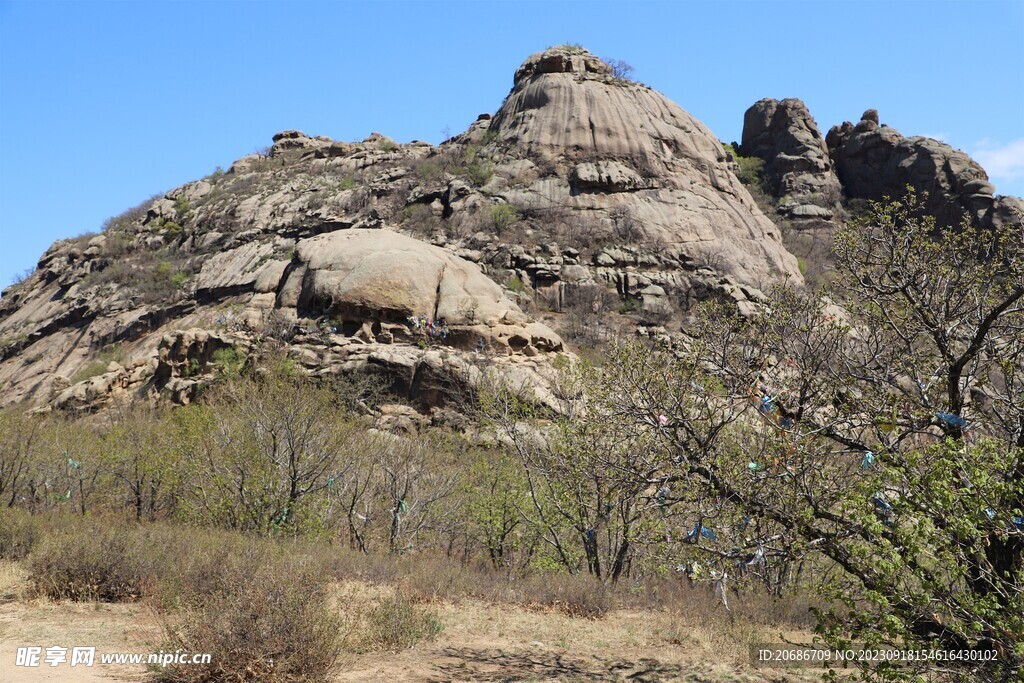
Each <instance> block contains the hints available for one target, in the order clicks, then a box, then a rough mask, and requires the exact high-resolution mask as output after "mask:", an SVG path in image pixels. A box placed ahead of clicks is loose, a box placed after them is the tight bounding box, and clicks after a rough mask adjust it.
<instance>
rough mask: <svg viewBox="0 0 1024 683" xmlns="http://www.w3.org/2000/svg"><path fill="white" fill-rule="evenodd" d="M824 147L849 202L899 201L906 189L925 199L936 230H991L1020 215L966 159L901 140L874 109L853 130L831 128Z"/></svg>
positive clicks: (944, 148)
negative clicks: (967, 225)
mask: <svg viewBox="0 0 1024 683" xmlns="http://www.w3.org/2000/svg"><path fill="white" fill-rule="evenodd" d="M826 142H827V144H828V148H829V153H830V155H831V157H832V160H833V162H834V163H835V168H836V174H837V175H838V176H839V180H840V182H842V184H843V189H844V191H845V193H846V195H847V197H849V198H851V199H852V198H856V199H870V200H880V199H882V198H883V197H886V196H888V197H897V196H899V195H902V194H903V193H904V192H905V190H906V187H907V186H910V187H912V188H914V190H916V191H917V193H918V194H919V195H922V194H924V193H927V196H928V198H927V201H926V203H925V210H926V211H927V212H928V213H929V214H930V215H934V216H935V218H936V222H937V224H938V225H940V226H955V225H958V224H959V223H960V221H961V220H963V218H964V216H966V217H967V218H968V219H969V220H970V221H971V222H972V223H974V224H976V225H983V226H991V225H995V224H1000V223H1002V222H1003V221H1005V220H1007V219H1008V218H1009V217H1011V216H1012V214H1013V212H1014V211H1015V210H1020V209H1024V204H1022V203H1021V201H1020V200H1019V199H1017V198H1015V197H996V196H994V192H995V188H994V187H993V185H992V184H991V183H990V182H988V175H986V173H985V170H984V169H983V168H982V167H981V166H980V165H978V163H977V162H975V161H974V160H973V159H971V157H969V156H968V155H967V154H966V153H964V152H962V151H960V150H955V149H953V148H952V147H950V146H949V145H947V144H946V143H944V142H940V141H938V140H933V139H932V138H926V137H920V136H918V137H910V138H907V137H903V135H901V134H900V133H899V132H898V131H897V130H895V129H893V128H890V127H889V126H886V125H884V124H880V123H879V118H878V112H877V111H875V110H874V109H869V110H868V111H866V112H864V115H863V116H862V117H861V120H860V121H859V122H858V123H856V124H853V123H851V122H849V121H846V122H845V123H843V124H841V125H838V126H834V127H833V128H832V129H831V130H830V131H829V132H828V136H827V138H826Z"/></svg>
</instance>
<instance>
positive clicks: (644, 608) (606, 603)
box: [0, 519, 813, 683]
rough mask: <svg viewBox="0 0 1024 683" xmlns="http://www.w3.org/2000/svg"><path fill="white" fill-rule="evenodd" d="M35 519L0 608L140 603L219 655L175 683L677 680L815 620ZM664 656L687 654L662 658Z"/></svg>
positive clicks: (418, 564) (4, 571)
mask: <svg viewBox="0 0 1024 683" xmlns="http://www.w3.org/2000/svg"><path fill="white" fill-rule="evenodd" d="M32 523H33V524H37V525H38V526H37V527H35V528H36V529H37V531H38V530H40V529H42V530H44V531H45V533H44V538H43V539H42V540H41V541H39V542H37V543H36V544H35V546H34V548H33V550H32V552H31V554H30V555H29V557H28V558H26V559H25V560H23V561H22V562H20V563H12V562H6V563H4V564H0V596H6V597H3V598H2V599H0V605H2V604H3V600H24V599H26V594H25V592H24V591H25V587H26V586H27V585H30V584H28V583H27V582H26V576H27V577H28V578H29V579H30V580H31V585H32V586H34V587H35V591H36V593H35V594H36V595H40V596H43V598H44V599H58V600H66V599H71V600H78V601H88V600H101V601H103V600H106V601H113V600H136V599H140V598H141V599H142V600H144V601H145V606H146V608H147V609H148V608H149V607H152V609H153V613H155V614H156V615H157V616H156V618H157V621H158V623H159V625H160V628H161V633H162V636H160V637H159V638H158V639H157V640H153V641H151V642H149V643H148V645H149V647H148V649H149V650H154V651H155V650H156V649H160V648H162V649H164V650H165V651H166V650H171V651H173V650H175V649H178V648H181V649H183V650H188V651H199V652H210V653H211V654H213V662H214V665H213V666H211V667H190V668H188V669H184V668H181V669H166V670H162V671H161V672H159V676H160V677H161V678H162V679H163V680H167V681H184V682H187V683H193V682H198V681H215V680H237V681H247V680H253V681H255V680H268V681H321V680H328V679H330V677H331V676H333V675H334V672H335V671H336V669H337V664H336V663H337V662H338V661H339V658H340V660H341V661H343V662H344V663H345V666H346V667H356V668H357V669H358V667H360V666H362V665H363V664H365V663H366V662H367V660H366V659H365V658H366V657H370V656H371V653H377V655H378V658H379V657H382V656H386V657H387V658H389V660H390V659H393V660H394V661H393V665H394V666H401V665H402V664H401V662H402V661H404V659H403V658H404V657H405V655H403V654H402V653H404V652H406V651H408V650H410V649H412V650H416V651H423V650H424V649H425V648H426V649H430V648H433V649H432V650H430V651H431V652H434V653H435V654H437V653H441V654H440V655H438V658H436V661H434V663H433V664H432V665H431V666H434V667H435V668H436V669H439V670H440V671H442V672H444V673H443V675H441V678H442V679H444V675H449V676H452V677H455V678H460V677H461V679H462V680H506V679H501V678H494V679H491V678H488V676H490V673H488V672H491V671H492V669H493V671H501V670H504V669H510V670H513V671H516V670H519V671H521V672H522V673H523V674H524V676H526V678H529V677H530V676H534V677H538V679H539V680H547V679H546V678H544V676H548V677H549V679H551V680H555V679H558V677H559V676H562V677H563V678H566V677H568V679H571V676H577V677H582V676H585V675H589V674H591V673H594V672H598V671H607V670H610V669H609V668H608V667H616V666H617V667H620V668H622V670H623V671H634V672H635V671H639V670H641V669H642V667H643V666H645V665H644V664H643V661H646V660H648V659H652V660H657V662H658V666H662V665H664V666H665V667H668V668H666V669H664V673H665V677H664V678H651V679H649V680H674V679H673V678H672V672H673V671H675V672H679V671H682V670H683V669H682V668H680V667H682V666H683V660H687V659H688V658H689V659H693V658H699V657H713V661H715V662H720V663H724V664H723V665H724V666H727V667H732V668H737V667H739V668H742V667H745V666H746V662H747V658H748V652H749V647H750V645H752V644H757V643H760V642H768V641H773V642H777V641H778V640H779V639H780V636H779V634H780V632H785V633H800V632H803V633H805V634H806V632H807V629H808V628H809V627H810V626H811V625H812V624H813V619H812V617H811V615H810V613H809V610H808V608H809V606H810V603H809V602H808V601H807V600H804V599H800V598H796V597H793V598H786V599H781V600H779V599H772V598H770V597H768V596H764V595H759V594H752V593H745V594H739V595H733V596H730V602H731V605H732V608H733V612H732V613H727V612H726V611H725V610H724V609H723V607H722V605H721V604H720V603H719V602H718V601H717V600H716V599H715V597H714V596H713V594H712V593H711V591H710V590H709V589H708V590H705V589H704V588H702V587H697V588H690V587H687V586H685V585H682V584H681V583H680V582H678V581H675V580H674V579H673V578H671V577H669V578H666V579H664V580H648V581H646V582H645V584H644V585H643V586H640V585H631V584H627V583H622V584H620V585H618V586H615V587H607V586H603V585H601V584H600V583H598V582H596V581H594V580H592V579H590V578H588V577H573V576H568V575H564V574H558V573H552V574H533V575H526V576H513V575H509V574H506V573H502V572H498V571H495V570H493V569H492V568H490V566H489V565H484V564H480V565H473V564H469V565H464V564H460V563H458V562H456V561H452V560H450V559H447V558H444V557H440V556H430V555H427V554H422V555H405V556H388V555H379V556H377V555H363V554H359V553H356V552H353V551H351V550H348V549H347V548H341V547H337V546H331V545H329V544H323V543H313V542H311V541H308V540H295V539H287V540H286V539H276V540H274V539H267V538H259V537H253V536H246V535H242V534H236V533H230V532H218V531H209V530H201V529H185V528H182V527H176V526H171V525H161V524H152V525H130V526H118V525H116V524H113V523H110V522H109V521H104V520H94V521H89V520H86V521H82V520H78V519H70V520H69V519H62V520H60V521H59V528H57V529H54V530H49V531H46V527H47V526H48V525H49V524H50V522H46V521H45V520H43V522H42V523H40V522H39V520H34V521H33V522H32ZM19 567H21V568H19ZM26 569H27V571H26ZM64 604H67V603H64ZM535 651H536V652H535ZM540 651H543V652H544V653H545V654H544V656H543V657H541V658H540V659H537V657H536V655H537V652H540ZM666 651H673V652H678V653H680V655H679V657H677V658H675V659H672V658H669V659H667V660H666V659H665V657H664V656H663V653H664V652H666ZM611 652H614V653H615V654H616V657H618V659H615V660H612V659H609V657H611V654H610V653H611ZM387 653H394V654H387ZM630 653H632V654H630ZM570 654H571V657H570V656H569V655H570ZM567 657H568V658H569V659H567ZM548 658H550V661H548ZM569 660H571V665H566V664H565V662H566V661H569ZM538 662H541V663H538ZM560 662H561V663H560ZM447 667H454V668H450V669H449V668H447ZM673 667H675V668H673ZM371 670H373V671H376V672H377V673H382V672H381V670H379V669H376V668H373V667H371ZM435 674H437V672H436V671H435ZM527 674H529V675H527ZM570 674H571V676H570ZM428 678H429V677H427V676H424V677H422V678H410V679H409V680H425V679H428ZM354 680H374V678H373V676H372V675H370V674H367V677H366V678H364V679H354ZM434 680H437V678H436V675H435V677H434ZM587 680H591V679H587ZM592 680H620V679H605V678H600V677H598V678H593V679H592ZM645 680H647V679H645ZM709 680H715V679H709ZM752 680H753V679H752ZM758 680H759V679H758Z"/></svg>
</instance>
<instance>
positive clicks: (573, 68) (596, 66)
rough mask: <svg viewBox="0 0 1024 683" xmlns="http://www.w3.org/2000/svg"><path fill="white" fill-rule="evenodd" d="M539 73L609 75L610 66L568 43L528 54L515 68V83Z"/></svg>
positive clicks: (610, 72) (583, 75) (588, 75)
mask: <svg viewBox="0 0 1024 683" xmlns="http://www.w3.org/2000/svg"><path fill="white" fill-rule="evenodd" d="M540 74H575V75H577V76H579V77H583V78H586V77H611V75H612V68H611V67H610V66H609V65H608V64H606V63H605V62H604V61H603V60H602V59H600V58H598V57H596V56H594V55H593V54H591V53H590V52H588V51H586V50H584V49H582V48H578V47H571V46H568V45H559V46H556V47H549V48H548V49H547V50H544V51H543V52H536V53H534V54H532V55H530V56H529V57H528V58H527V59H526V61H525V62H523V64H522V66H520V67H519V68H518V69H517V70H516V75H515V84H516V85H519V84H520V83H521V82H522V81H525V80H527V79H529V78H532V77H534V76H539V75H540Z"/></svg>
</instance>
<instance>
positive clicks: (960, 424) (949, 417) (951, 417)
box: [935, 413, 967, 429]
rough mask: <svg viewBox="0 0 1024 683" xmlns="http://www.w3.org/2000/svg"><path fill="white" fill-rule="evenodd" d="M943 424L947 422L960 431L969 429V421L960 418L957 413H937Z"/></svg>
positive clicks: (936, 415)
mask: <svg viewBox="0 0 1024 683" xmlns="http://www.w3.org/2000/svg"><path fill="white" fill-rule="evenodd" d="M935 417H937V418H938V419H939V420H941V421H942V422H945V423H946V424H948V425H949V426H950V427H957V428H958V429H967V420H965V419H964V418H962V417H960V416H959V415H957V414H956V413H935Z"/></svg>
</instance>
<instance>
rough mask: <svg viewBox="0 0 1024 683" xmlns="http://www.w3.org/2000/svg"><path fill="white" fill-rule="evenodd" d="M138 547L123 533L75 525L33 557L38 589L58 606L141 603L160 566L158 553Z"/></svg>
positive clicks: (51, 537) (50, 539)
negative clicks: (92, 602)
mask: <svg viewBox="0 0 1024 683" xmlns="http://www.w3.org/2000/svg"><path fill="white" fill-rule="evenodd" d="M138 541H139V539H138V537H137V536H135V535H133V534H131V533H129V532H128V531H127V530H126V529H124V528H122V527H116V526H85V525H81V526H79V525H72V526H71V527H70V528H67V529H64V530H62V531H59V532H55V533H53V534H52V535H49V536H47V537H46V538H44V539H43V540H42V541H41V542H40V543H39V546H38V547H37V548H36V549H34V550H33V551H32V554H31V555H30V556H29V572H30V578H31V580H32V584H33V586H34V587H35V589H36V591H37V592H38V593H40V594H41V595H45V596H47V597H50V598H53V599H56V600H75V601H85V600H98V601H101V602H122V601H131V600H135V599H137V598H139V597H140V596H141V595H142V591H143V585H144V584H146V583H147V582H148V581H149V580H151V579H152V575H153V569H154V567H155V566H156V565H157V564H158V562H159V560H158V557H157V554H156V553H155V549H154V548H153V547H146V546H144V545H142V544H140V543H139V542H138Z"/></svg>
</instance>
